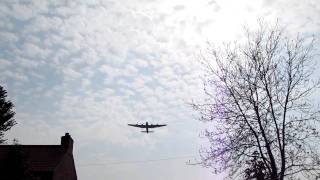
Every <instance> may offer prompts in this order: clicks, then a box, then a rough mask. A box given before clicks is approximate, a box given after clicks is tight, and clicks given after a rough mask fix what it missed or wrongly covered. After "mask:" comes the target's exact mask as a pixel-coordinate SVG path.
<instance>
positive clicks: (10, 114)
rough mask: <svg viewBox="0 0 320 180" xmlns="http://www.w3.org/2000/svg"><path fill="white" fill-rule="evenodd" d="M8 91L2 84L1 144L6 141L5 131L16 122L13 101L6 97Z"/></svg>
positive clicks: (0, 112) (0, 95)
mask: <svg viewBox="0 0 320 180" xmlns="http://www.w3.org/2000/svg"><path fill="white" fill-rule="evenodd" d="M6 97H7V91H6V90H5V89H4V88H3V87H2V86H0V144H1V143H3V142H4V141H5V139H4V137H3V136H4V132H5V131H8V130H9V129H10V128H11V127H12V126H14V125H15V124H16V122H15V120H14V114H15V113H14V111H13V110H12V108H13V103H12V102H11V101H9V100H7V99H6Z"/></svg>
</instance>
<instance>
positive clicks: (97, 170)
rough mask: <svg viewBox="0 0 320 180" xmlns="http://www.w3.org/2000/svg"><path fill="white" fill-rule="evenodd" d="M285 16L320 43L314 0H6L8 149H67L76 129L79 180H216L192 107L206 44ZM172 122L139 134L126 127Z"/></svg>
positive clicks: (0, 6)
mask: <svg viewBox="0 0 320 180" xmlns="http://www.w3.org/2000/svg"><path fill="white" fill-rule="evenodd" d="M259 18H264V19H266V20H267V21H270V22H274V21H276V20H277V19H278V20H279V22H280V23H281V25H283V26H285V27H286V28H287V30H288V32H292V33H297V32H300V33H302V34H307V35H310V34H313V35H315V37H316V38H317V37H319V32H320V23H319V19H320V1H317V0H309V1H307V0H305V1H302V0H290V1H289V0H279V1H276V0H243V1H239V0H197V1H196V0H161V1H160V0H109V1H105V0H100V1H98V0H97V1H95V0H83V1H81V0H72V1H71V0H69V1H68V0H65V1H59V0H53V1H49V0H47V1H45V0H30V1H28V0H21V1H16V0H1V1H0V85H2V86H4V87H5V89H6V90H7V91H8V97H9V99H10V100H12V101H13V103H14V104H15V112H16V116H15V119H16V121H17V125H16V126H14V127H13V128H12V129H11V130H10V131H9V132H8V133H7V136H6V138H7V139H8V143H10V142H12V139H13V138H17V139H18V140H19V142H20V143H21V144H59V143H60V137H61V136H63V135H64V133H65V132H69V133H70V134H71V136H72V138H73V139H74V158H75V163H76V170H77V175H78V179H79V180H91V179H94V180H105V179H114V180H117V179H119V180H120V179H121V180H126V179H130V180H132V179H133V180H147V179H148V180H149V179H154V180H163V179H170V180H181V179H183V180H194V179H202V180H209V179H210V180H212V179H221V177H222V176H223V175H214V174H212V173H211V171H210V169H207V168H203V167H201V166H199V165H188V162H189V161H190V163H194V162H197V161H198V160H199V159H200V158H199V149H201V148H202V147H203V146H206V145H207V142H206V140H205V139H203V138H201V137H202V135H201V132H202V131H203V130H204V129H205V128H208V127H209V126H210V124H204V123H202V122H199V121H198V120H197V118H198V115H197V113H196V112H195V111H194V110H193V109H192V108H191V106H190V105H188V104H189V103H190V102H192V101H193V100H196V101H197V100H200V99H202V98H203V92H202V89H203V87H202V80H201V77H202V75H203V72H202V68H201V66H200V65H199V62H198V59H199V54H200V53H201V51H202V50H203V49H204V48H205V47H206V43H207V42H212V43H217V44H219V43H222V42H228V41H235V40H237V39H240V38H241V37H242V35H243V26H244V25H246V26H249V27H255V26H256V24H257V19H259ZM146 121H148V122H150V123H166V124H168V126H166V127H162V128H158V129H156V130H155V132H154V133H151V134H144V133H140V129H136V128H133V127H128V126H127V124H128V123H137V122H139V123H144V122H146Z"/></svg>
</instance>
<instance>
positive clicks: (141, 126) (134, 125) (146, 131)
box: [128, 122, 166, 133]
mask: <svg viewBox="0 0 320 180" xmlns="http://www.w3.org/2000/svg"><path fill="white" fill-rule="evenodd" d="M128 125H129V126H133V127H139V128H146V130H145V131H141V132H144V133H149V132H153V131H149V128H157V127H162V126H166V124H148V122H146V124H138V123H137V124H128Z"/></svg>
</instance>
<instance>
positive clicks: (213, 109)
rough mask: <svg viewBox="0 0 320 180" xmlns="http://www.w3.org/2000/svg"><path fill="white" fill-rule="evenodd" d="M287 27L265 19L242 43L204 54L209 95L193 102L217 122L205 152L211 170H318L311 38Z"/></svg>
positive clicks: (234, 174)
mask: <svg viewBox="0 0 320 180" xmlns="http://www.w3.org/2000/svg"><path fill="white" fill-rule="evenodd" d="M284 32H285V31H284V30H283V29H281V28H279V26H278V24H277V25H275V26H269V25H266V24H264V23H260V26H259V28H258V29H257V30H256V31H249V30H246V36H245V37H246V38H245V39H246V40H245V41H241V43H234V44H227V45H225V46H223V48H216V47H214V46H213V45H209V48H208V52H207V53H204V54H202V55H203V56H202V60H201V62H202V63H203V65H204V69H205V71H206V73H205V74H206V75H205V78H204V79H205V81H204V82H205V83H204V92H205V94H206V99H205V101H204V102H202V103H193V107H194V108H195V109H196V110H197V111H198V112H199V113H200V115H201V118H200V120H201V121H210V122H212V124H213V126H214V127H212V129H211V130H206V131H205V136H206V137H207V138H208V139H209V142H210V148H205V149H201V150H200V154H201V158H202V159H201V164H202V165H204V166H206V167H211V168H213V169H214V172H222V171H225V170H227V171H228V172H229V176H228V177H230V178H232V179H245V177H246V176H247V177H248V172H249V175H250V173H252V172H254V171H255V170H253V171H251V172H250V169H251V170H252V168H255V167H259V168H258V171H256V174H259V173H260V175H259V176H264V178H263V179H272V180H283V179H284V178H286V179H295V178H299V177H302V176H304V177H307V178H308V179H309V178H313V179H314V178H316V176H317V175H318V174H319V172H320V171H319V170H320V169H319V168H320V167H319V165H320V159H319V154H318V153H319V152H318V151H317V149H318V148H319V145H318V142H319V119H318V115H319V112H318V111H317V110H315V108H314V106H313V105H312V103H311V101H310V99H308V98H312V96H310V95H311V93H312V92H313V91H312V90H314V89H315V88H317V87H318V85H319V83H318V82H317V81H314V80H313V79H314V76H312V75H313V71H314V67H315V64H314V61H313V60H314V58H313V56H312V54H313V51H312V50H313V49H314V48H313V44H314V39H313V38H311V40H310V38H309V39H308V38H301V37H299V36H298V37H297V38H289V37H286V36H285V33H284ZM252 160H254V162H253V161H252ZM248 162H253V163H248Z"/></svg>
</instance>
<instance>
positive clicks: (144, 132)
mask: <svg viewBox="0 0 320 180" xmlns="http://www.w3.org/2000/svg"><path fill="white" fill-rule="evenodd" d="M141 132H143V133H152V132H153V131H148V132H147V131H141Z"/></svg>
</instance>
